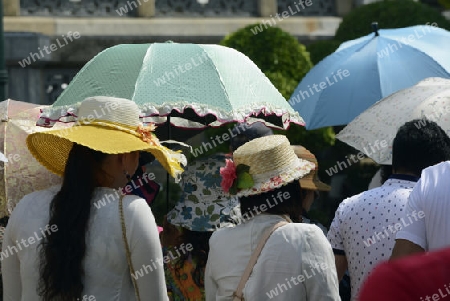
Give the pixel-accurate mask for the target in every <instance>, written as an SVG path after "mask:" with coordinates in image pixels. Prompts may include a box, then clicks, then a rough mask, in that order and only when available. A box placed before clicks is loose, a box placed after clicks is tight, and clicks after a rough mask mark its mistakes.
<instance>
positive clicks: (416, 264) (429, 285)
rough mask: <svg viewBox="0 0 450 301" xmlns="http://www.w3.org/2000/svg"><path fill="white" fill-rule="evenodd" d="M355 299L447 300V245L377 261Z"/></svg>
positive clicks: (449, 266) (449, 258)
mask: <svg viewBox="0 0 450 301" xmlns="http://www.w3.org/2000/svg"><path fill="white" fill-rule="evenodd" d="M358 300H360V301H372V300H373V301H379V300H383V301H390V300H395V301H408V300H414V301H441V300H450V248H448V249H443V250H439V251H434V252H430V253H421V254H419V255H413V256H409V257H405V258H401V259H397V260H393V261H388V262H384V263H382V264H380V265H378V266H377V267H376V268H375V269H374V271H373V272H372V273H371V274H370V275H369V277H368V278H367V280H366V282H365V283H364V285H363V287H362V290H361V293H360V295H359V299H358Z"/></svg>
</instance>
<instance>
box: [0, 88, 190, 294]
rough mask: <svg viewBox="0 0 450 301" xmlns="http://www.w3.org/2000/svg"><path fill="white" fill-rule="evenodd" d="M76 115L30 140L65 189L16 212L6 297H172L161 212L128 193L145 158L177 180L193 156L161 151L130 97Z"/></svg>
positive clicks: (99, 101)
mask: <svg viewBox="0 0 450 301" xmlns="http://www.w3.org/2000/svg"><path fill="white" fill-rule="evenodd" d="M75 109H76V110H75V111H74V112H73V113H75V116H78V117H77V122H76V123H75V125H74V126H73V127H70V128H67V129H63V130H51V131H45V132H40V133H34V134H31V135H30V136H28V138H27V145H28V148H29V150H30V152H31V153H32V154H33V156H34V157H35V158H36V159H37V160H38V161H39V162H40V163H41V164H42V165H44V166H45V167H46V168H48V169H49V170H50V171H52V172H54V173H56V174H58V175H62V176H63V183H62V186H60V187H52V188H50V189H47V190H43V191H37V192H34V193H31V194H29V195H27V196H25V197H24V198H23V199H22V200H21V201H20V202H19V204H18V205H17V206H16V208H15V210H14V211H13V213H12V215H11V218H10V220H9V223H8V226H7V228H6V231H5V240H4V243H3V253H5V252H6V253H7V254H8V256H7V257H5V258H3V261H2V272H3V274H4V275H7V276H6V277H4V278H3V284H4V300H11V301H17V300H44V301H50V300H58V301H74V300H108V301H109V300H124V301H129V300H167V292H166V288H165V282H164V273H163V268H162V264H161V265H160V266H159V267H158V265H157V264H155V262H160V261H161V262H162V252H161V248H160V242H159V236H158V231H157V228H156V223H155V220H154V217H153V214H152V212H151V209H150V207H149V206H148V205H147V203H146V201H145V200H144V199H142V198H139V197H137V196H132V195H127V196H124V194H123V190H122V189H121V188H122V187H124V186H125V185H126V184H127V182H128V181H129V180H130V176H131V175H133V174H134V173H135V171H136V169H137V167H138V161H139V152H140V151H146V152H150V153H152V155H154V156H155V157H156V159H157V160H158V161H160V162H161V164H162V165H163V166H164V168H165V169H166V170H167V171H168V172H169V173H170V174H172V175H173V176H175V177H177V176H179V174H180V173H181V172H182V168H181V166H180V162H181V161H184V160H183V159H184V158H183V157H182V156H180V154H178V153H174V152H172V151H170V150H169V149H167V148H165V147H163V146H161V145H160V143H159V142H158V139H157V138H156V137H155V136H154V134H153V133H152V130H153V128H152V127H144V126H143V125H142V124H141V123H140V121H139V113H140V111H139V109H138V107H137V106H136V104H135V103H134V102H132V101H130V100H126V99H119V98H112V97H101V96H98V97H92V98H87V99H86V100H84V101H83V102H81V103H80V105H79V107H78V108H75ZM141 181H143V182H145V181H146V179H145V178H142V179H141ZM6 253H5V254H6ZM149 269H151V270H152V271H151V272H148V270H149Z"/></svg>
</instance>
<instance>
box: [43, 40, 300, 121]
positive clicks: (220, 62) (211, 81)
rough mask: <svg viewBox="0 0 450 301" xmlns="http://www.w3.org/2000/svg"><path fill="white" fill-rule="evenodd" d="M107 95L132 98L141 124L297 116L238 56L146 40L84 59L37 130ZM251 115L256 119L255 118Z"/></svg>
mask: <svg viewBox="0 0 450 301" xmlns="http://www.w3.org/2000/svg"><path fill="white" fill-rule="evenodd" d="M97 95H107V96H115V97H123V98H128V99H132V100H133V101H135V102H136V103H137V104H138V105H139V107H140V108H141V111H142V117H143V120H144V121H145V122H150V121H151V122H155V123H156V124H162V123H165V122H167V117H169V118H170V123H171V124H172V125H174V126H176V127H182V128H202V127H208V126H214V127H216V126H220V125H222V124H225V123H229V122H244V121H250V122H252V121H255V120H261V121H264V122H265V123H266V124H267V125H269V126H278V127H282V128H287V127H288V126H289V124H290V123H291V122H292V123H297V124H302V125H303V124H304V122H303V119H302V118H301V117H300V116H299V115H298V113H297V112H295V111H294V110H293V109H292V108H291V106H290V105H289V103H287V102H286V100H285V99H284V98H283V96H282V95H281V94H280V93H279V92H278V90H277V89H276V88H275V87H274V86H273V85H272V83H271V82H270V81H269V79H268V78H267V77H266V76H265V75H264V74H263V73H262V72H261V70H259V68H258V67H257V66H256V65H255V64H254V63H253V62H252V61H251V60H250V59H249V58H248V57H247V56H245V55H244V54H242V53H240V52H238V51H236V50H234V49H231V48H227V47H224V46H219V45H199V44H179V43H154V44H128V45H127V44H124V45H117V46H114V47H111V48H108V49H106V50H104V51H102V52H101V53H99V54H98V55H97V56H95V57H94V58H93V59H92V60H90V61H89V62H88V63H87V64H86V65H85V66H84V67H83V68H82V69H81V70H80V72H79V73H78V74H77V75H76V76H75V78H74V79H73V80H72V82H71V83H70V84H69V85H68V87H67V88H66V89H65V91H64V92H63V93H62V94H61V96H60V97H59V98H58V99H57V100H56V102H55V103H54V104H53V105H52V106H51V107H49V108H48V109H46V110H44V111H43V112H42V114H41V116H40V119H39V121H38V124H39V125H46V126H51V125H52V124H53V123H54V122H56V121H58V120H59V121H65V122H68V121H73V120H74V118H73V116H74V115H75V116H76V112H77V107H78V103H79V102H80V101H82V100H83V99H85V98H86V97H89V96H97ZM255 118H256V119H255Z"/></svg>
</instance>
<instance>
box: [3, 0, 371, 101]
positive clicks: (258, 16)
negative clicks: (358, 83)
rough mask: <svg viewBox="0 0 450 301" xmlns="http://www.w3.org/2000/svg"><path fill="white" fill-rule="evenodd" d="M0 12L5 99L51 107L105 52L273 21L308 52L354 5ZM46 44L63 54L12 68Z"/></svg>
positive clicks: (319, 0)
mask: <svg viewBox="0 0 450 301" xmlns="http://www.w3.org/2000/svg"><path fill="white" fill-rule="evenodd" d="M308 1H309V2H308ZM358 1H359V0H358ZM365 1H366V0H365ZM311 3H312V4H311ZM361 4H362V3H361ZM3 5H4V30H5V60H6V69H7V71H8V75H9V83H8V93H7V97H9V98H12V99H18V100H23V101H28V102H32V103H39V104H51V103H53V102H54V100H55V99H56V98H57V97H58V95H59V94H60V93H61V92H62V91H63V89H64V88H65V87H66V85H67V84H68V83H69V82H70V80H71V79H72V78H73V76H74V75H75V74H76V73H77V71H78V70H79V69H80V68H81V67H82V66H83V65H84V64H85V63H86V62H87V61H88V60H90V59H91V58H92V57H93V56H94V55H96V54H97V53H98V52H100V51H101V50H103V49H105V48H107V47H110V46H112V45H116V44H121V43H152V42H164V41H167V40H172V41H175V42H192V43H218V42H219V41H220V40H221V39H222V38H223V37H224V36H225V35H227V34H229V33H231V32H233V31H236V30H237V29H239V28H242V27H244V26H246V25H248V24H253V23H258V22H267V23H269V22H274V21H276V26H279V27H280V28H282V29H284V30H286V31H288V32H289V33H290V34H292V35H293V36H295V37H297V38H298V39H299V41H300V42H302V43H304V44H308V43H310V42H311V41H315V40H321V39H329V38H331V37H333V36H334V33H335V31H336V29H337V27H338V26H339V23H340V22H341V20H342V16H344V15H345V14H347V13H348V12H349V11H350V10H351V9H352V8H354V6H356V5H358V3H357V2H355V1H353V0H306V1H305V0H297V1H292V0H4V1H3ZM307 5H310V6H309V7H307V9H303V8H302V7H305V6H307ZM283 12H288V13H289V17H288V18H286V19H282V21H279V19H278V20H277V17H276V14H277V13H278V14H280V15H281V14H282V13H283ZM292 12H295V14H293V13H292ZM69 32H72V34H73V33H75V32H78V33H79V35H80V37H79V39H77V42H76V43H71V42H70V41H69V40H68V41H69V42H68V43H65V42H64V38H66V39H67V37H68V33H69ZM58 40H59V41H58ZM52 43H54V44H58V43H59V45H62V46H58V50H57V51H52V52H51V53H50V54H47V53H45V52H42V53H43V54H44V55H43V56H41V57H40V58H39V59H35V61H32V63H31V64H29V65H26V66H24V67H22V66H21V65H20V64H19V62H22V60H23V59H24V58H27V57H28V58H29V57H30V55H32V53H34V54H39V53H40V52H39V51H41V50H43V49H44V46H46V45H51V44H52ZM35 58H36V55H35Z"/></svg>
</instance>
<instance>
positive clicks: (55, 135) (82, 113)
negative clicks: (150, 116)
mask: <svg viewBox="0 0 450 301" xmlns="http://www.w3.org/2000/svg"><path fill="white" fill-rule="evenodd" d="M77 107H78V110H77V111H74V112H73V114H74V115H75V116H76V122H75V124H74V125H73V126H72V127H68V128H64V129H58V130H50V131H44V132H37V133H33V134H30V135H29V136H28V137H27V146H28V149H29V150H30V152H31V154H33V156H34V157H35V158H36V159H37V160H38V161H39V162H40V163H41V164H42V165H43V166H45V167H46V168H47V169H48V170H50V171H51V172H53V173H55V174H57V175H59V176H63V175H64V169H65V166H66V162H67V158H68V156H69V152H70V150H71V149H72V146H73V144H74V143H77V144H80V145H83V146H86V147H88V148H90V149H93V150H96V151H100V152H102V153H105V154H124V153H130V152H133V151H145V152H149V153H151V154H152V155H153V156H155V158H156V159H157V160H158V161H159V162H160V163H161V165H162V166H163V167H164V169H165V170H166V171H167V172H168V173H169V174H170V175H171V176H173V177H174V178H175V179H179V178H180V176H181V173H182V172H183V168H182V166H181V165H186V158H185V157H184V155H183V154H181V153H179V152H174V151H172V150H170V149H168V148H167V147H165V146H163V145H161V143H160V142H159V140H158V138H157V137H156V136H155V135H154V134H153V130H154V126H153V125H150V126H144V125H143V124H142V123H141V122H140V118H139V117H140V110H139V108H138V106H137V105H136V103H134V102H133V101H131V100H128V99H123V98H115V97H107V96H96V97H89V98H86V99H85V100H84V101H82V102H81V103H79V105H78V106H77Z"/></svg>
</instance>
